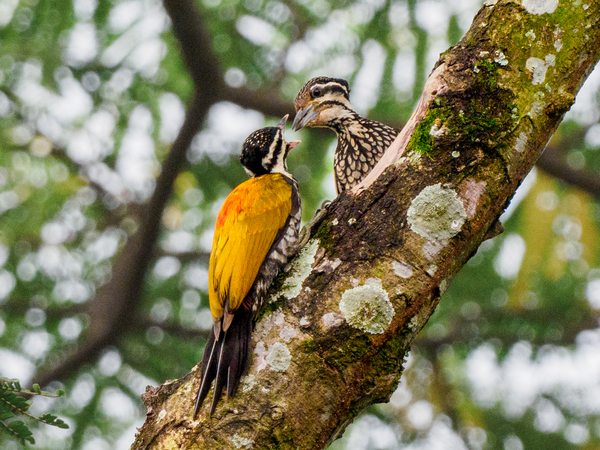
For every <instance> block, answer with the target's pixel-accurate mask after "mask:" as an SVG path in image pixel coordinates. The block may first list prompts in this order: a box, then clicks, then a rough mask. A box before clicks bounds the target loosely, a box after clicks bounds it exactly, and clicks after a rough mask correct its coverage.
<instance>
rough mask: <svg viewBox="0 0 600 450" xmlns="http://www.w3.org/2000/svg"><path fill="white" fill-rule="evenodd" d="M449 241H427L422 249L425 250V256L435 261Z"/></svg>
mask: <svg viewBox="0 0 600 450" xmlns="http://www.w3.org/2000/svg"><path fill="white" fill-rule="evenodd" d="M447 243H448V241H427V242H425V243H424V244H423V247H422V248H421V251H422V252H423V256H424V257H425V258H427V260H429V261H433V259H434V258H435V257H436V256H437V255H438V254H439V253H440V251H441V250H442V249H443V248H444V247H445V246H446V244H447Z"/></svg>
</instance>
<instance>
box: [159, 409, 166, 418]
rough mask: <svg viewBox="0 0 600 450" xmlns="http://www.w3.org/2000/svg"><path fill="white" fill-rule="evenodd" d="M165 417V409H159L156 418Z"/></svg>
mask: <svg viewBox="0 0 600 450" xmlns="http://www.w3.org/2000/svg"><path fill="white" fill-rule="evenodd" d="M165 417H167V411H166V410H165V409H161V410H160V412H159V413H158V420H163V419H164V418H165Z"/></svg>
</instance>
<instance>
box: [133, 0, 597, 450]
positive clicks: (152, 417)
mask: <svg viewBox="0 0 600 450" xmlns="http://www.w3.org/2000/svg"><path fill="white" fill-rule="evenodd" d="M521 3H522V4H521ZM521 3H519V2H514V1H506V0H503V1H497V2H496V1H488V2H486V6H484V7H483V8H482V9H481V10H480V11H479V13H478V14H477V16H476V18H475V20H474V22H473V25H472V26H471V29H470V30H469V32H468V33H467V35H466V36H465V37H464V38H463V39H462V40H461V41H460V42H459V43H458V44H457V45H456V46H454V47H453V48H452V49H450V50H449V51H447V52H446V53H444V54H443V55H442V56H441V58H440V60H439V62H438V63H437V65H436V68H435V69H434V71H433V72H432V74H431V76H430V78H429V80H428V82H427V84H426V87H425V92H424V93H423V97H422V99H421V102H420V104H419V106H418V108H417V110H416V111H415V113H414V114H413V117H412V118H411V120H410V121H409V123H408V124H407V126H406V127H405V129H404V130H403V131H402V133H401V135H400V136H399V137H398V139H397V140H396V141H395V143H394V144H393V145H392V147H390V149H388V151H387V152H386V155H385V156H384V158H383V159H382V161H381V162H380V163H379V164H378V166H377V167H376V168H375V169H374V171H373V176H372V177H371V176H370V177H368V179H366V180H365V181H364V182H363V183H362V184H361V186H359V188H358V189H355V191H356V192H346V193H344V194H342V195H341V196H340V197H338V198H337V199H336V200H335V201H334V202H333V203H332V204H331V205H330V207H329V208H328V211H327V214H326V215H325V217H324V218H323V219H322V220H321V222H320V224H319V226H318V227H316V231H315V232H314V235H313V237H312V239H311V241H310V242H309V243H308V244H307V246H306V247H305V248H304V249H303V250H302V251H301V253H300V254H299V256H298V257H297V258H296V259H295V260H294V261H293V263H292V264H291V265H290V268H289V270H288V271H287V272H286V273H285V274H284V275H283V276H280V277H279V278H278V279H277V280H276V283H275V285H274V286H273V287H272V288H271V294H270V295H271V303H270V304H269V307H268V310H267V311H265V313H264V314H263V315H262V318H261V320H260V322H259V323H258V325H257V329H256V331H255V333H254V335H253V355H252V360H253V362H252V365H251V368H250V372H249V374H248V375H247V376H246V377H245V378H244V379H243V380H242V384H241V386H240V389H239V392H238V394H237V395H236V396H235V397H234V398H231V399H229V400H228V401H221V402H220V404H219V406H218V407H217V410H216V413H215V414H214V415H213V417H209V416H208V414H207V409H208V408H204V409H203V410H202V411H201V414H200V416H199V418H198V420H196V421H193V420H192V409H193V400H194V397H195V393H196V390H197V388H198V383H199V380H198V367H196V368H194V369H193V371H192V372H191V373H190V374H188V375H187V376H186V377H184V378H182V379H179V380H174V381H169V382H167V383H165V384H164V385H162V386H160V387H158V388H148V390H147V392H146V394H144V396H143V399H144V403H145V405H146V407H147V419H146V422H145V424H144V426H143V427H142V428H141V429H140V431H139V433H138V435H137V439H136V442H135V443H134V444H133V446H132V449H175V448H177V449H179V448H185V449H200V448H216V449H229V448H232V449H240V448H253V449H259V448H274V449H288V448H289V449H311V450H312V449H321V448H324V447H326V446H327V444H328V443H330V442H331V441H333V440H334V439H336V438H337V437H338V436H340V434H341V433H342V432H343V431H344V428H345V427H346V425H347V424H348V423H349V422H350V421H352V420H353V419H354V417H356V415H357V414H358V413H359V412H360V411H361V410H362V409H363V408H364V407H366V406H367V405H369V404H371V403H375V402H385V401H387V400H388V399H389V397H390V395H391V394H392V392H393V391H394V389H395V388H396V386H397V384H398V381H399V379H400V374H401V373H402V368H403V363H404V359H405V356H406V354H407V352H408V350H409V348H410V344H411V342H412V340H413V339H414V338H415V336H416V335H417V333H418V332H419V331H420V330H421V329H422V328H423V326H424V325H425V324H426V323H427V320H428V319H429V317H430V316H431V314H433V311H434V310H435V307H436V306H437V304H438V302H439V299H440V296H441V295H442V293H443V292H444V290H445V289H446V288H447V286H448V284H449V283H450V281H451V280H452V279H453V277H454V276H455V275H456V273H457V272H458V271H459V270H460V268H461V267H462V266H463V265H464V263H465V262H466V261H467V260H468V259H469V258H470V256H471V255H473V253H474V252H475V251H476V250H477V247H478V246H479V244H481V242H482V241H483V240H484V239H485V238H486V237H489V236H491V235H492V234H493V233H494V230H496V229H497V227H495V224H496V223H497V220H498V217H499V216H500V214H501V213H502V211H503V210H504V208H505V206H506V205H507V204H508V202H509V200H510V198H511V197H512V195H513V194H514V192H515V190H516V189H517V187H518V186H519V183H520V182H521V181H522V180H523V178H524V177H525V175H526V174H527V173H528V172H529V170H530V169H531V167H532V166H533V164H534V163H535V161H536V160H537V158H538V157H539V156H540V153H541V152H542V150H543V148H544V146H545V145H546V143H547V142H548V139H549V138H550V136H551V135H552V133H553V132H554V130H555V129H556V127H557V126H558V124H559V123H560V121H561V119H562V117H563V115H564V114H565V112H566V111H567V110H568V109H569V108H570V106H571V105H572V104H573V102H574V99H575V95H576V93H577V91H578V90H579V88H580V87H581V85H582V83H583V81H584V80H585V78H586V76H587V75H588V74H589V73H590V71H591V70H592V69H593V67H594V65H595V64H596V62H597V60H598V58H599V57H600V2H597V1H589V2H588V3H585V2H581V1H580V0H576V1H567V0H560V1H559V0H522V2H521ZM574 27H575V28H574ZM402 155H404V156H402ZM482 282H484V281H483V280H482ZM207 402H210V398H209V399H207Z"/></svg>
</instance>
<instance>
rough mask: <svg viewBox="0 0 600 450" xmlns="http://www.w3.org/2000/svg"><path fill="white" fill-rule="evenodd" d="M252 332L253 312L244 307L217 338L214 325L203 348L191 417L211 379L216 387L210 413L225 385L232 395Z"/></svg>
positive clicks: (205, 392)
mask: <svg viewBox="0 0 600 450" xmlns="http://www.w3.org/2000/svg"><path fill="white" fill-rule="evenodd" d="M251 333H252V311H247V310H246V309H245V308H244V307H243V306H242V307H240V308H239V309H238V310H237V311H236V312H235V315H234V317H233V321H232V322H231V325H230V326H229V328H228V329H227V331H221V336H219V340H218V341H217V340H216V339H215V329H214V327H213V329H212V330H211V332H210V335H209V336H208V340H207V342H206V346H205V347H204V356H203V357H202V365H201V367H202V370H201V373H202V381H201V382H200V387H199V388H198V394H197V396H196V404H195V406H194V415H193V418H196V416H197V415H198V411H199V410H200V408H201V407H202V403H203V402H204V400H205V399H206V396H207V395H208V392H209V391H210V386H211V384H212V382H213V380H215V389H214V394H213V401H212V403H211V405H210V414H212V413H213V412H214V411H215V408H216V406H217V403H218V402H219V399H220V398H221V394H222V391H223V388H224V387H226V388H227V397H228V398H229V397H231V396H233V395H234V394H235V392H236V391H237V388H238V386H239V384H240V379H241V378H242V375H244V373H245V372H246V370H247V369H248V365H249V361H248V360H249V354H248V353H249V350H250V335H251Z"/></svg>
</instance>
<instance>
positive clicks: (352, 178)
mask: <svg viewBox="0 0 600 450" xmlns="http://www.w3.org/2000/svg"><path fill="white" fill-rule="evenodd" d="M294 106H295V108H296V117H295V118H294V122H293V124H292V128H293V129H294V131H298V130H299V129H300V128H302V127H304V126H309V127H319V128H331V129H332V130H333V131H335V132H336V133H337V136H338V143H337V148H336V149H335V156H334V170H335V185H336V189H337V192H338V194H339V193H341V192H343V191H345V190H347V189H350V188H352V187H354V186H355V185H356V184H358V183H359V182H360V181H361V180H362V179H363V178H364V177H365V176H367V174H368V173H369V172H370V171H371V169H372V168H373V167H374V166H375V164H377V161H379V159H380V158H381V156H382V155H383V153H384V151H385V150H386V149H387V148H388V147H389V145H390V144H391V143H392V142H393V141H394V139H395V138H396V136H397V135H398V131H397V130H395V129H394V128H392V127H389V126H387V125H384V124H382V123H380V122H376V121H374V120H369V119H365V118H364V117H361V116H359V115H358V114H357V113H356V112H355V111H354V110H353V109H352V106H351V104H350V88H349V86H348V82H347V81H346V80H343V79H341V78H329V77H316V78H313V79H312V80H310V81H308V82H307V83H306V84H305V85H304V86H302V89H300V92H298V95H297V96H296V99H295V100H294Z"/></svg>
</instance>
